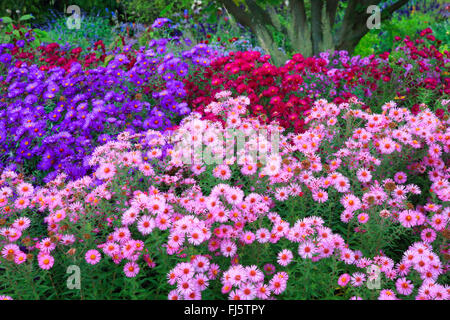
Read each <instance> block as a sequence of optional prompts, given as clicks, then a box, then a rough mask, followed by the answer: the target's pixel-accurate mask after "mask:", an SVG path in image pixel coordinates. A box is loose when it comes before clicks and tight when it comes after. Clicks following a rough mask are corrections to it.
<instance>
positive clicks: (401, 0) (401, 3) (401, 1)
mask: <svg viewBox="0 0 450 320" xmlns="http://www.w3.org/2000/svg"><path fill="white" fill-rule="evenodd" d="M408 2H409V0H399V1H397V2H395V3H394V4H392V5H391V6H390V7H388V8H386V9H384V10H383V11H382V12H381V19H382V20H386V19H389V18H391V17H392V14H393V13H394V12H395V11H397V10H398V9H400V8H401V7H403V6H404V5H405V4H407V3H408Z"/></svg>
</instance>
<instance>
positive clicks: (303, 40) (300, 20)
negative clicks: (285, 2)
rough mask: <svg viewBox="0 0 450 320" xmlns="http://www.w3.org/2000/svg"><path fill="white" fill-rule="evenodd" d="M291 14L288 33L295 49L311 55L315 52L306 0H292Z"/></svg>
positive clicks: (290, 2) (290, 5)
mask: <svg viewBox="0 0 450 320" xmlns="http://www.w3.org/2000/svg"><path fill="white" fill-rule="evenodd" d="M289 14H290V16H291V28H289V29H288V31H287V35H288V37H289V41H290V42H291V45H292V48H293V50H294V51H295V52H298V53H301V54H303V55H304V56H311V55H312V53H313V50H312V41H311V33H310V28H309V25H308V21H307V18H306V9H305V2H304V1H303V0H290V1H289Z"/></svg>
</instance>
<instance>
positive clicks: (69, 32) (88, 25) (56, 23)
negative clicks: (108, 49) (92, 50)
mask: <svg viewBox="0 0 450 320" xmlns="http://www.w3.org/2000/svg"><path fill="white" fill-rule="evenodd" d="M66 22H67V17H66V16H64V15H59V16H56V18H55V20H53V21H52V23H51V24H50V25H49V27H48V29H47V33H48V36H49V37H50V38H51V39H52V41H54V42H57V43H59V44H61V45H65V44H67V43H69V44H70V45H71V46H73V47H82V48H83V49H86V48H87V47H89V46H92V45H93V43H94V42H96V41H98V40H100V39H101V40H103V42H104V43H105V45H107V46H108V45H109V44H110V43H112V42H113V40H114V37H115V34H114V32H113V26H111V25H110V22H109V19H107V18H106V17H102V16H93V15H88V16H82V17H81V26H80V29H69V28H68V26H67V24H66Z"/></svg>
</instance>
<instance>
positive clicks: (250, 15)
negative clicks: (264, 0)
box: [217, 0, 408, 65]
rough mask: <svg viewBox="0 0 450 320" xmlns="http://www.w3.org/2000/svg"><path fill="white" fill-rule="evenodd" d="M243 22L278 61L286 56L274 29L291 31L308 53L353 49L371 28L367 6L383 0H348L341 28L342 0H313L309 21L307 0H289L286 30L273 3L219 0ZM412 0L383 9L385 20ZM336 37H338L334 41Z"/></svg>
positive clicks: (292, 40)
mask: <svg viewBox="0 0 450 320" xmlns="http://www.w3.org/2000/svg"><path fill="white" fill-rule="evenodd" d="M217 1H218V2H220V3H221V4H222V5H223V6H224V7H225V8H226V9H227V11H228V12H229V13H230V14H231V15H232V16H233V17H234V18H235V19H236V21H237V22H239V23H240V24H241V25H242V26H244V27H247V28H249V29H250V30H251V31H252V32H253V33H254V34H255V35H256V37H257V39H258V43H259V45H260V46H261V47H262V48H263V49H264V50H266V52H268V53H269V54H270V55H271V56H272V60H273V61H274V62H275V64H277V65H281V64H282V63H283V62H284V61H285V60H286V55H285V54H284V53H283V52H281V51H280V50H279V49H278V46H277V44H276V42H275V40H274V38H273V34H272V30H271V29H270V28H274V29H275V30H277V31H279V32H282V33H284V34H286V35H287V37H288V39H289V41H290V43H291V45H292V49H293V50H294V52H298V53H301V54H303V55H305V56H311V55H316V54H319V53H320V52H321V51H323V50H329V49H334V48H336V49H338V50H347V51H349V52H350V53H353V51H354V49H355V47H356V46H357V44H358V43H359V41H360V40H361V38H362V37H363V36H364V35H365V34H366V33H367V32H368V31H369V29H368V27H367V19H368V18H369V16H370V15H369V14H368V13H367V11H366V10H367V8H368V6H370V5H378V4H379V3H380V2H381V0H348V5H347V9H346V11H345V13H344V18H343V21H342V25H341V27H340V30H338V31H337V32H334V35H335V37H333V34H332V33H333V32H332V30H333V27H334V25H335V20H336V13H337V10H338V6H339V0H325V1H324V0H310V1H311V21H310V22H308V18H307V15H306V9H305V2H304V0H290V1H289V9H288V10H289V15H290V17H291V24H290V27H289V28H288V29H287V30H286V29H285V28H284V27H283V26H282V25H281V23H280V21H279V20H278V17H277V15H276V12H275V10H274V8H273V7H269V8H267V10H265V9H264V8H262V7H261V6H259V5H258V4H257V3H256V2H255V0H245V4H246V7H247V10H243V9H242V8H240V7H239V6H237V5H236V3H235V2H234V0H217ZM407 2H408V0H397V1H396V2H394V3H393V4H392V5H391V6H389V7H388V8H386V9H384V10H383V11H382V12H381V21H383V20H385V19H388V18H390V17H391V16H392V14H393V13H394V12H395V11H396V10H397V9H399V8H401V7H402V6H403V5H405V4H406V3H407ZM333 39H334V41H332V40H333Z"/></svg>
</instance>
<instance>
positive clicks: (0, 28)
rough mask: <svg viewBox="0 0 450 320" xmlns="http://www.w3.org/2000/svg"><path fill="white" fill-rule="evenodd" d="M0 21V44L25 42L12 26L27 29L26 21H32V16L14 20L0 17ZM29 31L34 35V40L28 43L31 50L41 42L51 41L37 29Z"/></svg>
mask: <svg viewBox="0 0 450 320" xmlns="http://www.w3.org/2000/svg"><path fill="white" fill-rule="evenodd" d="M0 19H1V22H0V43H13V42H14V40H16V41H17V40H21V39H22V40H27V38H26V37H25V35H24V33H23V32H20V31H19V30H17V29H14V27H13V24H15V25H19V24H20V25H21V26H27V27H29V24H28V23H27V21H30V20H32V19H34V17H33V15H30V14H27V15H23V16H19V17H17V19H15V20H14V19H12V18H11V17H1V18H0ZM29 31H30V32H31V33H33V35H34V40H33V41H31V42H30V43H29V45H30V46H31V47H32V48H36V47H38V46H39V45H40V44H41V43H42V42H47V41H49V40H51V39H50V38H49V36H48V34H47V32H45V31H42V30H39V29H29Z"/></svg>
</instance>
